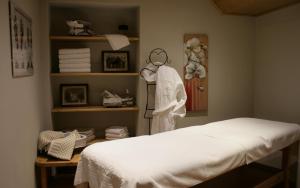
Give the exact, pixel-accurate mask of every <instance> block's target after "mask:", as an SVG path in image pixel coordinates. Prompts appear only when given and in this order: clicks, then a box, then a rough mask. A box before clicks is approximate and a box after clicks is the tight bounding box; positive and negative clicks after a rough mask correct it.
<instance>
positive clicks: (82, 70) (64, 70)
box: [59, 68, 91, 72]
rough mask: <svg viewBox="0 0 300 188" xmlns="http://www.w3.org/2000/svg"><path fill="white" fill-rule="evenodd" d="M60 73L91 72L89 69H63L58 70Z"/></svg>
mask: <svg viewBox="0 0 300 188" xmlns="http://www.w3.org/2000/svg"><path fill="white" fill-rule="evenodd" d="M59 71H60V72H91V68H77V69H71V68H63V69H59Z"/></svg>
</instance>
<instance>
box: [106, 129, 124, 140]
mask: <svg viewBox="0 0 300 188" xmlns="http://www.w3.org/2000/svg"><path fill="white" fill-rule="evenodd" d="M128 135H129V134H128V129H127V127H124V126H111V127H108V128H107V129H105V139H107V140H116V139H121V138H127V137H128Z"/></svg>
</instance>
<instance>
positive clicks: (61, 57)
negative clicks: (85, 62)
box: [58, 53, 91, 60]
mask: <svg viewBox="0 0 300 188" xmlns="http://www.w3.org/2000/svg"><path fill="white" fill-rule="evenodd" d="M58 58H59V60H66V59H84V58H91V54H90V53H85V54H62V55H58Z"/></svg>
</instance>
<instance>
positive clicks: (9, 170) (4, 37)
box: [0, 0, 51, 188]
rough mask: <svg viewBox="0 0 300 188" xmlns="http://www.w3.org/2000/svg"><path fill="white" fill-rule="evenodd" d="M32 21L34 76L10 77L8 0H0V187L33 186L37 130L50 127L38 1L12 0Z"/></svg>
mask: <svg viewBox="0 0 300 188" xmlns="http://www.w3.org/2000/svg"><path fill="white" fill-rule="evenodd" d="M15 2H16V4H17V5H19V7H21V8H22V9H23V10H24V11H25V12H26V13H27V14H28V15H29V16H30V17H31V18H32V22H33V53H34V59H33V63H34V71H35V73H34V76H32V77H24V78H15V79H13V78H12V74H11V72H12V71H11V62H10V39H9V36H10V34H9V18H8V1H7V0H2V1H0V23H1V29H0V58H1V63H0V86H1V89H0V90H1V94H0V96H1V97H0V104H1V105H0V127H1V130H0V149H1V154H0V174H1V176H0V187H3V188H16V187H24V188H33V187H35V175H34V160H35V157H36V144H37V136H38V132H39V131H40V130H41V129H44V128H47V127H50V125H51V121H50V112H49V110H48V111H47V109H49V107H48V105H46V103H45V101H49V94H47V93H48V92H47V91H48V90H47V84H45V83H46V77H48V76H47V74H45V72H44V71H45V70H46V69H44V68H43V65H42V61H41V56H40V52H41V51H40V40H39V29H40V24H39V21H40V20H39V12H38V11H39V3H38V1H37V0H16V1H15ZM45 98H46V100H45Z"/></svg>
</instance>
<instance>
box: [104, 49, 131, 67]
mask: <svg viewBox="0 0 300 188" xmlns="http://www.w3.org/2000/svg"><path fill="white" fill-rule="evenodd" d="M102 63H103V71H104V72H127V71H128V70H129V52H128V51H102Z"/></svg>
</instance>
